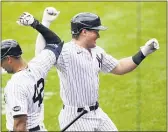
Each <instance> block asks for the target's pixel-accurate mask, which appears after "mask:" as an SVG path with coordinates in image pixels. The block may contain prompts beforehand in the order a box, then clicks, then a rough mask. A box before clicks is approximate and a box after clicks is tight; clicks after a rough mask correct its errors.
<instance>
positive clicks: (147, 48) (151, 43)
mask: <svg viewBox="0 0 168 132" xmlns="http://www.w3.org/2000/svg"><path fill="white" fill-rule="evenodd" d="M140 49H141V51H142V53H143V55H144V56H147V55H149V54H151V53H153V52H154V51H156V50H158V49H159V43H158V41H157V39H155V38H153V39H150V40H148V41H147V42H146V43H145V45H144V46H142V47H140Z"/></svg>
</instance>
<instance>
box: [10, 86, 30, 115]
mask: <svg viewBox="0 0 168 132" xmlns="http://www.w3.org/2000/svg"><path fill="white" fill-rule="evenodd" d="M23 87H24V86H21V85H18V84H16V83H13V84H12V85H10V91H8V94H7V103H8V106H10V109H11V110H10V111H11V114H12V116H13V117H15V116H17V115H23V114H25V115H27V109H28V99H27V92H26V91H25V88H23Z"/></svg>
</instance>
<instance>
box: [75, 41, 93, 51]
mask: <svg viewBox="0 0 168 132" xmlns="http://www.w3.org/2000/svg"><path fill="white" fill-rule="evenodd" d="M72 41H73V42H74V43H75V44H77V45H79V46H80V47H82V48H85V49H87V50H90V48H88V47H87V45H86V44H85V43H84V42H83V41H79V40H76V39H72Z"/></svg>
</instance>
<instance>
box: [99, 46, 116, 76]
mask: <svg viewBox="0 0 168 132" xmlns="http://www.w3.org/2000/svg"><path fill="white" fill-rule="evenodd" d="M96 48H97V52H98V54H99V55H98V56H97V59H98V61H99V62H100V63H101V68H100V70H101V71H102V72H104V73H109V72H111V71H112V70H113V69H114V68H115V67H116V66H117V65H118V63H119V62H118V60H117V59H115V58H114V57H113V56H111V55H109V54H107V53H106V52H105V51H104V49H102V48H101V47H99V46H97V47H96Z"/></svg>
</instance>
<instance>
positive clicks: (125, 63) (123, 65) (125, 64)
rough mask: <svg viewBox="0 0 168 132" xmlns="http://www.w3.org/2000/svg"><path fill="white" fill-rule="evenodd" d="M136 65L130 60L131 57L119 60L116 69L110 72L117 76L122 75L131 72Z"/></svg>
mask: <svg viewBox="0 0 168 132" xmlns="http://www.w3.org/2000/svg"><path fill="white" fill-rule="evenodd" d="M136 67H137V65H136V64H135V63H134V61H133V60H132V57H127V58H123V59H121V60H119V64H118V65H117V67H116V68H115V69H114V70H113V71H112V73H114V74H117V75H123V74H126V73H128V72H131V71H133V70H134V69H135V68H136Z"/></svg>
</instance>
